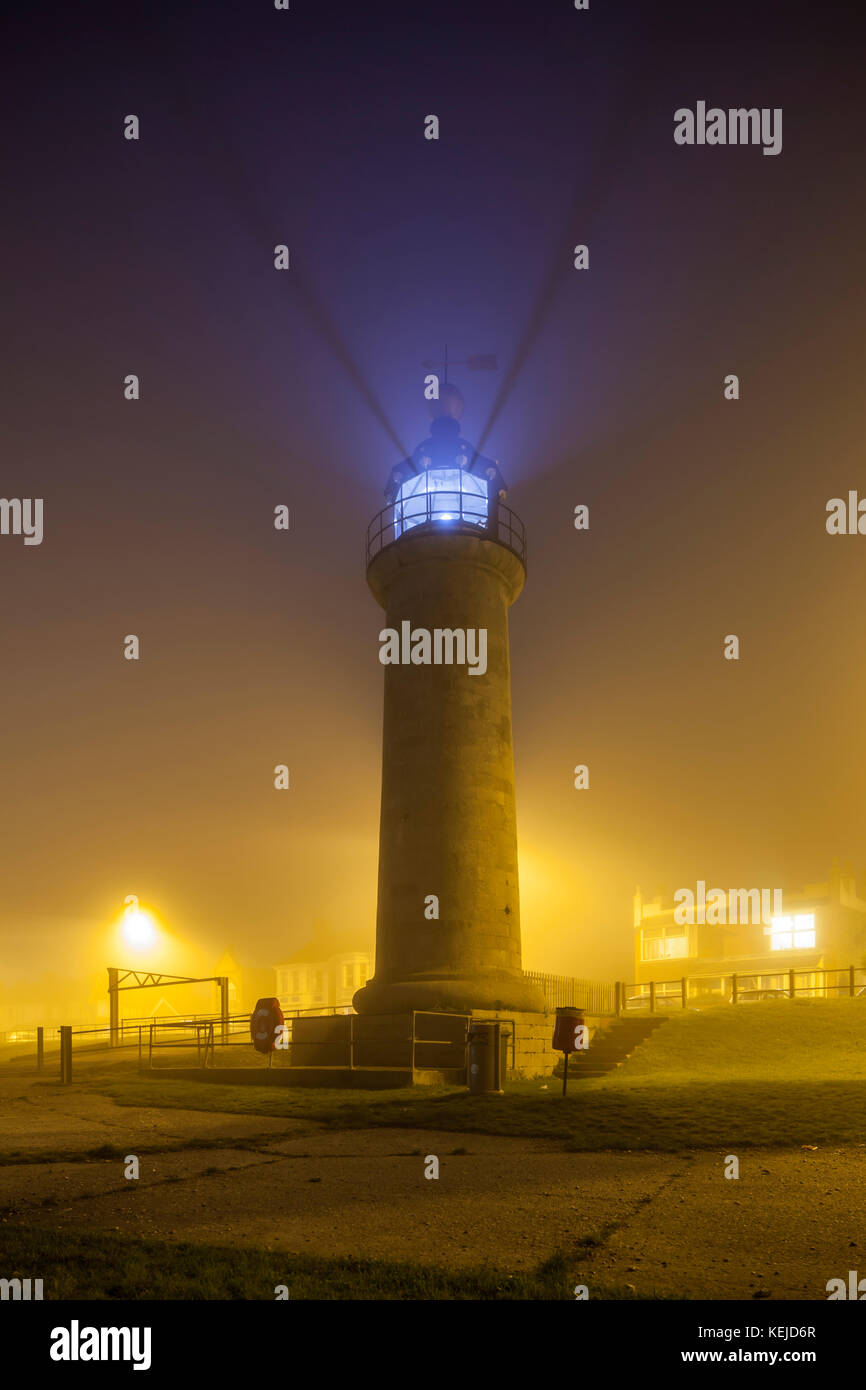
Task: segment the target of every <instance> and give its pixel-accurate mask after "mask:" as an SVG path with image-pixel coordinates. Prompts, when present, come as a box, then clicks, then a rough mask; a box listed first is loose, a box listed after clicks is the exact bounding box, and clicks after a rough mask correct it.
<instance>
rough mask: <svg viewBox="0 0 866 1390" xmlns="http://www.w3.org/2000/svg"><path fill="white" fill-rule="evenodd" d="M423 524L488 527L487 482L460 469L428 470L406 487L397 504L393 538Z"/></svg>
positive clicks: (418, 475)
mask: <svg viewBox="0 0 866 1390" xmlns="http://www.w3.org/2000/svg"><path fill="white" fill-rule="evenodd" d="M424 521H443V522H447V521H464V522H465V521H468V522H469V523H470V524H471V525H473V526H486V524H487V482H486V480H485V479H484V478H479V477H478V476H477V474H475V473H467V472H464V470H463V469H460V468H425V469H424V471H423V472H422V473H418V474H417V475H416V476H415V477H414V478H409V479H408V481H407V482H405V483H404V484H403V486H402V487H401V489H400V491H399V493H398V494H397V500H396V502H395V503H394V534H395V536H400V535H402V533H403V532H404V531H409V530H410V529H411V528H412V527H413V526H419V525H420V524H421V523H422V522H424Z"/></svg>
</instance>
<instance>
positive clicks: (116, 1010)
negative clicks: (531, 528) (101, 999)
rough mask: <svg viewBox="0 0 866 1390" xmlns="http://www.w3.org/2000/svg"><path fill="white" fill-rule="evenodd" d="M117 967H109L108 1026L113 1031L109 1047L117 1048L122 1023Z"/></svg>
mask: <svg viewBox="0 0 866 1390" xmlns="http://www.w3.org/2000/svg"><path fill="white" fill-rule="evenodd" d="M117 975H118V969H117V966H114V965H109V966H108V1026H109V1028H110V1030H111V1032H110V1035H109V1046H111V1047H117V1041H118V1038H117V1034H118V1023H119V1021H120V1000H119V998H118V993H117V990H118V984H117Z"/></svg>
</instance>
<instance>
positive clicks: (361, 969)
mask: <svg viewBox="0 0 866 1390" xmlns="http://www.w3.org/2000/svg"><path fill="white" fill-rule="evenodd" d="M366 978H367V967H366V965H359V966H358V984H359V985H362V984H364V982H365V980H366Z"/></svg>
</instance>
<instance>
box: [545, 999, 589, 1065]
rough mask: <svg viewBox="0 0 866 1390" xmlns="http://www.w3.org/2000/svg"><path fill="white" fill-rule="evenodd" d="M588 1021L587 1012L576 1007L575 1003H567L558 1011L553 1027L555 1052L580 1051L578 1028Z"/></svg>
mask: <svg viewBox="0 0 866 1390" xmlns="http://www.w3.org/2000/svg"><path fill="white" fill-rule="evenodd" d="M585 1023H586V1014H585V1013H584V1011H583V1009H578V1008H576V1007H575V1006H574V1005H573V1004H566V1005H565V1007H560V1008H558V1009H557V1011H556V1023H555V1025H554V1029H553V1049H554V1051H555V1052H565V1053H568V1052H578V1051H579V1050H580V1049H579V1048H578V1046H577V1030H578V1028H582V1027H583V1025H584V1024H585Z"/></svg>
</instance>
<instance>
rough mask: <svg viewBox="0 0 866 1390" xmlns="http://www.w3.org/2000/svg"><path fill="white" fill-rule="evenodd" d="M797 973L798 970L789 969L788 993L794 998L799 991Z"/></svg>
mask: <svg viewBox="0 0 866 1390" xmlns="http://www.w3.org/2000/svg"><path fill="white" fill-rule="evenodd" d="M795 974H796V972H795V971H794V970H789V971H788V995H789V997H790V998H791V999H793V998H794V995H795V994H796V992H797V986H796V983H795Z"/></svg>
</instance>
